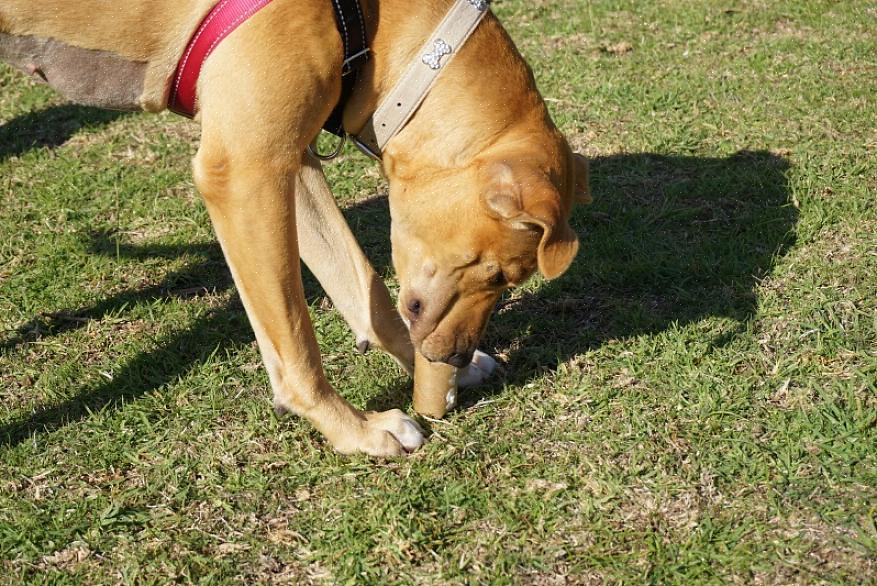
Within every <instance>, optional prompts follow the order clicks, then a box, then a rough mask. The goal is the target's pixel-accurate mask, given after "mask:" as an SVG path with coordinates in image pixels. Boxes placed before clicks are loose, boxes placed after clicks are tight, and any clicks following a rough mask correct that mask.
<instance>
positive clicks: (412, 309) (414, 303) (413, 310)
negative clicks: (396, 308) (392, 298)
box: [406, 298, 423, 321]
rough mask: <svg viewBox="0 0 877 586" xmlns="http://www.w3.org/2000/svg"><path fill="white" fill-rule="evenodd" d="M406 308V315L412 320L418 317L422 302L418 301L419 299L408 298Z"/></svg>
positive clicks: (421, 309)
mask: <svg viewBox="0 0 877 586" xmlns="http://www.w3.org/2000/svg"><path fill="white" fill-rule="evenodd" d="M406 307H407V308H408V315H409V317H410V318H411V321H414V320H415V319H417V318H418V317H420V312H421V311H423V303H421V302H420V299H416V298H415V299H409V300H408V303H407V304H406Z"/></svg>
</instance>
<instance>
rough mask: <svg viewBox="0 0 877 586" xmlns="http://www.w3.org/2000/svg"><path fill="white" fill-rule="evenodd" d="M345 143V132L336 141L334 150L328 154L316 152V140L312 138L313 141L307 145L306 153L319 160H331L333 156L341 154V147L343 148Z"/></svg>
mask: <svg viewBox="0 0 877 586" xmlns="http://www.w3.org/2000/svg"><path fill="white" fill-rule="evenodd" d="M345 144H347V133H346V132H345V133H344V134H342V135H341V140H339V141H338V146H336V147H335V150H334V151H332V152H331V153H328V154H323V153H319V152H317V140H316V139H314V142H312V143H311V144H309V145H308V153H310V155H311V156H312V157H315V158H317V159H320V160H321V161H331V160H332V159H334V158H335V157H337V156H338V155H340V154H341V151H342V149H344V145H345Z"/></svg>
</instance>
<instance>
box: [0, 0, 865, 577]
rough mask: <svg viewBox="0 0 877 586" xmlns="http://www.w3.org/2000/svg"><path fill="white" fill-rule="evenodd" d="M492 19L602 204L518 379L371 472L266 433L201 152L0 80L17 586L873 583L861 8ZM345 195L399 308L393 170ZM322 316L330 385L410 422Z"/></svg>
mask: <svg viewBox="0 0 877 586" xmlns="http://www.w3.org/2000/svg"><path fill="white" fill-rule="evenodd" d="M495 11H496V12H497V13H498V14H499V15H500V17H501V18H502V19H503V20H504V22H505V23H506V25H507V27H508V29H509V31H510V32H511V34H512V35H513V37H514V38H515V39H516V40H517V42H518V43H519V45H520V47H521V50H522V51H523V52H524V54H525V55H526V57H527V58H528V60H529V61H530V63H531V65H532V66H533V69H534V72H535V75H536V77H537V80H538V82H539V85H540V88H541V89H542V91H543V94H544V96H545V97H546V99H547V100H548V103H549V105H550V107H551V109H552V113H553V115H554V116H555V119H556V120H557V122H558V124H559V125H560V126H561V127H562V128H563V130H564V131H565V132H566V133H567V135H568V136H569V137H570V140H571V142H572V143H573V144H574V145H575V146H577V147H578V148H579V149H580V150H583V151H584V152H586V154H588V155H589V156H590V157H592V158H593V166H592V173H593V190H594V195H595V203H594V205H593V206H591V207H589V208H581V209H578V210H577V211H576V213H575V217H574V225H575V228H576V229H577V231H578V232H579V234H580V235H581V239H582V252H581V254H580V255H579V258H578V260H577V261H576V263H575V265H574V267H573V268H572V269H571V270H570V272H569V273H568V274H567V275H565V276H564V277H563V278H561V279H560V280H558V281H554V282H551V283H545V282H543V281H540V280H538V279H537V280H533V281H531V282H530V283H528V284H527V285H526V286H525V287H523V288H522V289H521V290H520V291H517V292H515V293H513V294H511V295H509V296H508V297H507V298H506V299H504V300H503V303H502V304H501V307H500V310H499V311H498V314H497V315H496V316H495V317H494V319H493V321H492V323H491V326H490V328H489V331H488V334H487V338H486V340H485V341H484V343H483V347H484V348H485V349H486V350H488V351H490V352H491V353H493V354H495V355H498V356H499V357H500V359H501V360H503V361H504V362H505V366H504V371H505V372H504V374H503V375H502V376H500V377H499V378H497V379H496V380H495V381H494V382H492V383H491V384H489V385H487V386H486V387H484V388H480V389H477V390H472V391H468V392H467V393H465V395H464V397H463V405H462V407H461V408H459V409H458V410H456V411H455V412H454V413H453V414H451V416H450V417H449V418H448V419H447V420H446V421H444V422H440V423H434V424H431V428H432V436H431V437H430V440H429V442H428V443H427V444H426V446H424V448H422V449H421V450H420V451H419V452H418V453H417V454H415V455H413V456H411V457H409V458H406V459H404V460H398V461H391V462H384V463H375V462H371V461H369V460H367V459H366V458H347V457H341V456H338V455H336V454H334V453H333V452H331V451H330V450H328V449H327V447H326V445H325V444H324V442H323V441H322V439H321V438H320V437H319V435H318V434H317V433H316V432H315V431H314V430H313V429H312V428H311V427H310V426H309V425H307V424H306V423H304V422H302V421H301V420H297V419H295V418H286V419H277V418H275V417H274V416H273V414H272V413H271V409H270V391H269V389H268V382H267V377H266V375H265V373H264V371H263V370H262V369H261V368H260V366H259V359H258V356H257V353H256V350H255V346H254V341H253V335H252V333H251V331H250V329H249V327H248V325H247V323H246V319H245V317H244V315H243V310H242V308H241V306H240V303H239V300H238V298H237V296H236V294H235V292H234V288H233V286H232V284H231V281H230V278H229V274H228V271H227V269H226V267H225V265H224V263H223V260H222V256H221V253H220V251H219V249H218V247H217V245H216V243H215V239H214V237H213V234H212V232H211V228H210V225H209V222H208V219H207V215H206V213H205V210H204V207H203V205H202V203H201V201H200V200H199V198H198V196H197V194H196V193H195V191H194V188H193V186H192V181H191V177H190V172H189V159H190V157H191V155H192V154H193V152H194V149H195V147H196V143H197V135H198V129H197V126H196V125H194V124H192V123H190V122H187V121H184V120H181V119H178V118H175V117H173V116H170V115H161V116H145V115H144V116H140V115H136V116H135V115H119V114H113V113H106V112H101V111H97V110H92V109H88V108H79V107H72V106H68V105H63V103H62V102H61V101H60V100H59V98H58V97H57V96H55V95H54V94H53V93H52V92H51V91H49V90H47V89H45V88H43V87H38V86H36V85H33V84H31V83H30V82H29V81H27V80H25V79H24V78H23V77H22V76H19V75H17V74H14V73H13V72H12V71H11V70H9V69H7V68H2V69H0V88H2V91H0V581H2V582H7V583H10V584H17V583H32V584H41V583H46V584H48V583H52V584H56V583H80V584H119V583H137V584H165V583H168V582H170V581H177V582H183V583H195V582H197V583H205V584H217V583H232V582H235V583H243V584H253V583H282V582H288V583H292V584H301V583H309V582H313V583H321V582H327V583H371V584H385V583H432V584H463V583H514V584H579V583H621V582H624V583H634V584H636V583H672V584H690V583H725V582H729V583H738V584H751V583H768V584H788V583H800V584H813V583H836V584H848V583H874V582H877V384H875V380H877V203H875V202H877V197H875V193H877V131H875V128H877V104H875V96H877V63H875V60H874V56H875V55H877V37H875V36H874V30H875V28H877V9H875V7H874V5H873V3H870V2H863V1H855V0H853V1H848V2H829V1H812V2H788V1H785V2H784V1H780V2H763V1H760V0H751V1H745V2H744V1H737V0H730V1H723V2H717V1H712V0H710V1H706V2H697V3H690V2H683V1H681V0H674V1H671V0H664V1H658V0H642V1H636V2H634V1H633V0H628V1H614V2H609V1H606V0H593V1H584V0H544V1H538V2H534V1H525V0H498V1H497V2H495ZM327 172H328V174H329V177H330V181H331V182H332V184H333V186H334V188H335V191H336V193H337V194H338V197H339V199H340V201H341V202H342V203H343V204H344V206H345V208H346V213H347V216H348V218H349V220H350V223H351V225H352V226H353V227H354V229H355V231H356V233H357V235H358V236H359V238H360V239H361V242H362V243H363V244H364V246H365V248H366V250H367V252H368V254H369V255H370V257H371V258H372V259H373V261H374V263H375V265H376V267H377V268H378V270H379V271H381V272H382V273H383V274H386V275H387V278H388V279H391V278H392V277H391V274H390V269H389V268H388V258H389V250H388V239H387V236H388V222H389V220H388V215H387V208H386V202H385V200H381V199H378V200H375V199H372V197H373V196H374V195H375V194H376V193H379V192H383V190H384V185H383V183H382V180H381V179H380V176H379V174H378V173H377V172H376V169H375V168H374V166H373V165H372V164H371V163H370V162H368V161H366V160H365V159H364V158H363V157H361V156H359V155H357V154H354V153H353V152H352V151H348V154H347V156H346V157H345V158H344V159H343V161H342V162H340V163H338V164H334V165H330V166H328V168H327ZM306 287H307V291H308V296H309V299H310V301H311V303H312V306H311V313H312V316H313V320H314V324H315V327H316V330H317V334H318V337H319V340H320V343H321V345H322V349H323V352H324V356H325V364H326V370H327V372H328V375H329V377H330V379H331V380H332V382H333V384H334V385H335V386H336V388H338V389H339V391H340V392H342V393H343V394H344V395H345V396H346V397H348V398H349V399H350V400H351V401H352V402H353V403H354V404H356V405H358V406H360V407H370V408H386V407H390V406H401V407H403V408H407V409H410V398H409V396H410V384H411V383H410V381H408V380H407V379H406V378H405V377H403V376H402V374H401V373H400V371H399V370H398V369H397V368H396V367H395V366H393V364H392V362H391V361H390V360H388V359H387V358H385V357H383V356H381V355H379V354H376V353H372V354H369V355H367V356H365V357H362V356H359V355H357V354H355V353H354V351H353V346H354V341H353V338H352V336H351V335H350V333H349V332H348V330H347V329H346V327H345V325H344V324H343V322H342V320H341V319H340V318H339V316H338V315H336V314H335V312H334V311H332V309H331V307H329V305H328V304H327V303H326V302H325V301H324V300H323V293H322V292H321V291H320V289H319V287H318V285H317V284H316V283H315V282H314V281H313V279H311V278H308V279H307V283H306Z"/></svg>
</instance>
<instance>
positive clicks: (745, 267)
mask: <svg viewBox="0 0 877 586" xmlns="http://www.w3.org/2000/svg"><path fill="white" fill-rule="evenodd" d="M788 169H789V163H788V161H787V160H786V159H785V158H783V157H781V156H778V155H776V154H773V153H770V152H767V151H741V152H738V153H736V154H734V155H732V156H729V157H723V158H709V157H688V156H674V155H657V154H647V153H637V154H619V155H611V156H606V157H598V158H596V159H594V160H592V161H591V188H592V191H593V193H594V204H593V205H592V206H589V207H580V208H578V209H577V210H576V211H575V213H574V214H573V220H572V224H573V227H574V229H575V230H576V232H577V233H578V234H579V235H580V240H581V251H580V253H579V256H578V258H577V259H576V260H575V262H574V263H573V265H572V266H571V267H570V268H569V270H568V271H567V272H566V273H565V274H564V275H563V276H562V277H560V278H559V279H557V280H555V281H550V282H544V283H543V284H542V285H541V286H540V287H538V289H537V290H535V291H534V292H528V293H526V294H523V295H510V296H508V297H507V298H505V299H503V300H501V301H500V303H499V307H498V311H497V312H496V314H495V315H494V316H493V318H492V320H491V324H490V326H489V327H488V329H487V335H486V337H485V339H484V340H483V341H482V344H481V347H482V349H484V350H486V351H488V352H490V353H493V354H495V355H499V356H501V357H502V358H503V359H504V361H505V364H504V368H503V369H502V374H501V376H498V377H494V378H493V379H491V381H489V382H488V383H487V384H486V385H484V386H481V387H478V388H476V389H471V390H467V391H464V392H463V393H461V396H460V408H461V409H465V408H467V407H469V406H471V405H473V404H474V403H476V402H477V401H479V400H481V399H484V398H486V397H489V396H491V395H495V394H497V393H500V392H502V389H503V388H504V386H505V385H506V384H524V383H526V382H528V381H529V380H531V379H534V378H536V377H538V376H540V375H541V374H544V373H545V372H546V371H553V370H555V369H556V368H557V365H558V364H560V363H563V362H566V361H568V360H570V359H572V358H573V357H575V356H577V355H581V354H583V353H586V352H587V351H589V350H591V349H594V348H597V347H599V346H600V345H601V344H604V343H605V342H606V341H608V340H619V339H625V338H630V337H635V336H638V335H643V334H652V333H657V332H661V331H663V330H666V329H667V328H668V327H671V326H673V325H685V324H688V323H692V322H696V321H699V320H702V319H705V318H708V317H713V316H714V317H726V318H730V319H731V320H732V322H731V323H736V327H730V328H727V329H726V331H724V332H723V333H722V334H720V335H719V336H718V337H717V338H716V339H713V340H710V342H711V343H712V344H713V345H716V346H720V345H723V344H725V343H727V342H729V341H730V340H731V339H732V338H733V337H734V336H735V335H736V334H737V333H738V332H741V331H743V330H744V329H745V324H746V322H747V321H748V320H749V319H750V318H751V317H752V316H753V315H754V314H755V311H756V305H757V299H756V294H755V291H756V285H757V283H758V282H759V281H760V280H761V279H762V278H763V277H764V276H765V275H767V274H769V273H770V272H771V270H772V268H773V266H774V264H775V262H776V260H777V259H778V258H779V257H781V256H783V255H784V254H785V253H786V251H787V250H788V249H789V248H790V246H792V244H793V243H794V241H795V224H796V222H797V218H798V211H797V209H796V207H795V206H794V205H793V204H792V202H791V200H790V195H789V190H788V185H787V178H786V173H787V171H788ZM399 397H400V391H399V390H398V389H387V392H386V393H385V394H384V395H382V396H379V397H375V398H374V399H373V400H372V401H371V402H370V404H369V407H370V408H372V409H386V408H388V407H390V406H393V405H398V402H399Z"/></svg>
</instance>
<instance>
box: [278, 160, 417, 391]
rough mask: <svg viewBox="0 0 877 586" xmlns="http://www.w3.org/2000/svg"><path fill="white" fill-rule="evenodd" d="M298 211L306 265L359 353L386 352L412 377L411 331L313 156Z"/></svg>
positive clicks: (299, 188)
mask: <svg viewBox="0 0 877 586" xmlns="http://www.w3.org/2000/svg"><path fill="white" fill-rule="evenodd" d="M295 205H296V226H297V229H298V242H299V249H300V251H301V257H302V260H304V262H305V264H306V265H308V268H309V269H310V270H311V272H312V273H314V276H315V277H317V280H319V281H320V284H321V285H322V286H323V289H324V290H325V291H326V293H327V294H328V295H329V297H330V298H331V299H332V303H333V304H334V305H335V307H336V308H337V309H338V311H339V312H340V313H341V315H342V316H344V319H345V320H346V321H347V323H348V324H349V325H350V329H352V330H353V333H354V335H355V336H356V347H357V349H358V350H359V351H360V352H365V351H366V350H368V349H369V347H375V348H381V349H383V350H386V351H387V352H388V353H389V354H390V355H391V356H393V358H395V359H396V361H397V362H398V363H399V364H400V365H401V366H402V368H404V369H405V370H406V371H407V372H408V373H409V374H411V373H412V372H413V370H414V349H413V347H412V346H411V338H410V337H409V335H408V328H406V327H405V324H404V323H403V322H402V319H401V318H400V317H399V313H398V312H397V311H396V308H395V306H394V305H393V301H392V300H391V298H390V293H389V291H387V287H386V285H384V282H383V280H381V278H380V277H379V276H378V275H377V273H375V270H374V269H373V268H372V266H371V264H370V263H369V261H368V259H367V258H366V256H365V254H364V253H363V252H362V249H361V248H360V246H359V244H358V243H357V241H356V238H355V237H354V236H353V234H352V233H351V231H350V227H349V226H348V225H347V222H346V221H345V219H344V215H343V214H342V213H341V210H340V209H338V205H337V204H336V203H335V198H334V197H333V195H332V192H331V191H330V189H329V185H328V184H327V183H326V178H325V176H324V175H323V170H322V168H321V167H320V163H319V162H318V161H316V160H314V159H313V158H312V157H310V156H306V157H305V160H304V164H303V165H302V167H301V169H300V171H299V175H298V179H297V182H296V191H295Z"/></svg>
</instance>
